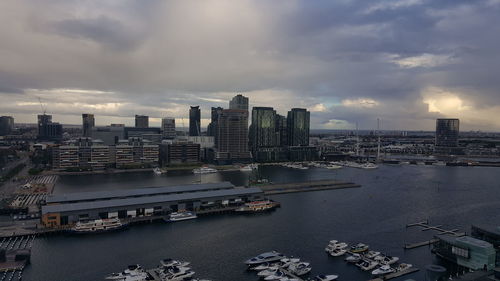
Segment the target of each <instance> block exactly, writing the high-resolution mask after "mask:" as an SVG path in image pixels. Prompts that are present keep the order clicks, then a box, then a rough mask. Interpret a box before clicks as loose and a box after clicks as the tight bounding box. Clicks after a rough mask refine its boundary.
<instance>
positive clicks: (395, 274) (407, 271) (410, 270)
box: [369, 267, 420, 281]
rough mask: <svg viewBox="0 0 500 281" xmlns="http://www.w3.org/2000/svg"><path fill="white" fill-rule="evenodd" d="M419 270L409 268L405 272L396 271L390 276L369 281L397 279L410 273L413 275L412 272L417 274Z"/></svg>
mask: <svg viewBox="0 0 500 281" xmlns="http://www.w3.org/2000/svg"><path fill="white" fill-rule="evenodd" d="M419 270H420V269H418V268H416V267H411V268H408V269H407V270H403V271H398V272H394V273H391V274H387V275H385V276H383V277H379V278H375V279H371V280H369V281H384V280H390V279H393V278H398V277H401V276H404V275H407V274H410V273H414V272H417V271H419Z"/></svg>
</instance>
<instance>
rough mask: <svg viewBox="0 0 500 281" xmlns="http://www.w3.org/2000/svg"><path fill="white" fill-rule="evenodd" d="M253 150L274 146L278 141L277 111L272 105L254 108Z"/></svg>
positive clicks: (251, 129)
mask: <svg viewBox="0 0 500 281" xmlns="http://www.w3.org/2000/svg"><path fill="white" fill-rule="evenodd" d="M250 145H251V148H252V151H255V150H257V149H259V148H263V147H274V146H276V145H277V142H276V111H275V110H274V109H273V108H272V107H254V108H252V124H251V125H250Z"/></svg>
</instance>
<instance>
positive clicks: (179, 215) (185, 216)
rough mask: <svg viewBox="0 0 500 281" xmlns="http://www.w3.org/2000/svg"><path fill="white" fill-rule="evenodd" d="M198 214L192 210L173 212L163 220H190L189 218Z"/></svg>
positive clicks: (193, 217) (194, 217)
mask: <svg viewBox="0 0 500 281" xmlns="http://www.w3.org/2000/svg"><path fill="white" fill-rule="evenodd" d="M197 217H198V216H197V215H196V214H195V213H193V212H188V211H184V212H173V213H170V215H168V217H167V218H166V219H165V221H168V222H175V221H184V220H191V219H196V218H197Z"/></svg>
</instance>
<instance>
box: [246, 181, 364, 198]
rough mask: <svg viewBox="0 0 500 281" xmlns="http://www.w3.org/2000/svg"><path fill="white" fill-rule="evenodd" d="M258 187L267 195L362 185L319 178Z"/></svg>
mask: <svg viewBox="0 0 500 281" xmlns="http://www.w3.org/2000/svg"><path fill="white" fill-rule="evenodd" d="M256 187H259V188H260V189H262V191H264V194H266V195H273V194H283V193H295V192H309V191H320V190H330V189H344V188H357V187H361V185H359V184H356V183H352V182H341V181H336V180H317V181H307V182H294V183H278V184H263V185H257V186H256Z"/></svg>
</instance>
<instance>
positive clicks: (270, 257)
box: [245, 251, 285, 265]
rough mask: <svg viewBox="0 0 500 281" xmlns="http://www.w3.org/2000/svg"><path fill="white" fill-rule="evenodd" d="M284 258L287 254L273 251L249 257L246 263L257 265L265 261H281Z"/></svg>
mask: <svg viewBox="0 0 500 281" xmlns="http://www.w3.org/2000/svg"><path fill="white" fill-rule="evenodd" d="M283 258H285V255H283V254H282V253H279V252H276V251H272V252H266V253H262V254H260V255H258V256H256V257H253V258H251V259H248V260H246V261H245V263H246V264H247V265H256V264H261V263H265V262H273V261H279V260H281V259H283Z"/></svg>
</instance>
